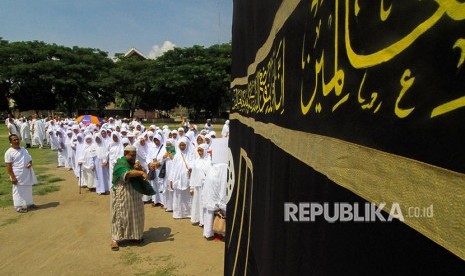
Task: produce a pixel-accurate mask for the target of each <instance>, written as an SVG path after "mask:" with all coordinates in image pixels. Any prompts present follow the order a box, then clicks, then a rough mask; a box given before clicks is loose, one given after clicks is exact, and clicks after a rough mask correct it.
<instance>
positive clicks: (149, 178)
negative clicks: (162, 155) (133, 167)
mask: <svg viewBox="0 0 465 276" xmlns="http://www.w3.org/2000/svg"><path fill="white" fill-rule="evenodd" d="M155 172H156V170H150V171H149V174H148V175H147V179H148V180H154V179H155Z"/></svg>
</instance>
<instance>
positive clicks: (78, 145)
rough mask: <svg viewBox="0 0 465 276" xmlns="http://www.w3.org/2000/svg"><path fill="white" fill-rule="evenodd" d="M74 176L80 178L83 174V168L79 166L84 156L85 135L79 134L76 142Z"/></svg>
mask: <svg viewBox="0 0 465 276" xmlns="http://www.w3.org/2000/svg"><path fill="white" fill-rule="evenodd" d="M73 150H74V162H75V165H74V174H75V175H76V177H77V178H79V177H80V176H79V175H80V174H82V172H81V167H80V166H79V164H78V160H79V158H80V157H81V155H82V154H83V151H84V135H83V134H82V133H78V134H77V135H76V141H74V149H73Z"/></svg>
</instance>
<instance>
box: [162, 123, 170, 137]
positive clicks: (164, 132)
mask: <svg viewBox="0 0 465 276" xmlns="http://www.w3.org/2000/svg"><path fill="white" fill-rule="evenodd" d="M170 132H171V130H170V128H169V127H168V126H167V125H164V126H163V136H164V137H165V139H168V138H169V134H170Z"/></svg>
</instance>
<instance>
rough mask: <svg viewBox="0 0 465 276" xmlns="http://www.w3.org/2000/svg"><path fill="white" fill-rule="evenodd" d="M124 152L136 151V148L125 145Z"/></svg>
mask: <svg viewBox="0 0 465 276" xmlns="http://www.w3.org/2000/svg"><path fill="white" fill-rule="evenodd" d="M124 151H137V149H136V147H134V146H131V145H127V146H126V147H125V148H124Z"/></svg>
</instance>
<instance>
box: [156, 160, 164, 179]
mask: <svg viewBox="0 0 465 276" xmlns="http://www.w3.org/2000/svg"><path fill="white" fill-rule="evenodd" d="M165 175H166V162H165V163H163V165H162V166H161V168H160V173H158V177H159V178H165Z"/></svg>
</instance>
